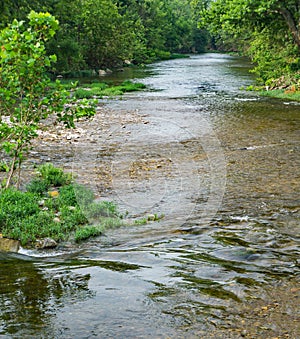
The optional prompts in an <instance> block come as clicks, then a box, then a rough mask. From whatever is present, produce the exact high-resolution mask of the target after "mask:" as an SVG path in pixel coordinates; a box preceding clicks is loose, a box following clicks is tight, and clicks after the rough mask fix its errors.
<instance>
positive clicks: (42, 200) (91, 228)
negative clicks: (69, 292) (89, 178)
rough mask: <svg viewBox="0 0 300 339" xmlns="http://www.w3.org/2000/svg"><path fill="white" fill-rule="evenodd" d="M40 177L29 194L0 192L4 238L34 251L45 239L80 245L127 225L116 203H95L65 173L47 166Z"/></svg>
mask: <svg viewBox="0 0 300 339" xmlns="http://www.w3.org/2000/svg"><path fill="white" fill-rule="evenodd" d="M37 175H38V176H37V177H34V178H33V179H32V181H31V182H30V183H29V184H28V185H27V191H25V192H23V191H19V190H16V189H15V188H9V189H3V190H0V233H2V234H3V236H4V237H7V238H11V239H15V240H20V242H21V245H22V246H28V247H30V246H34V244H35V241H36V240H37V239H41V238H52V239H53V240H55V241H57V242H59V241H64V240H67V239H72V238H73V239H74V240H75V241H76V242H79V241H83V240H86V239H88V238H90V237H93V236H98V235H100V234H101V233H103V232H104V231H105V230H106V229H110V228H116V227H120V226H123V225H124V221H123V220H122V218H121V216H120V215H119V212H118V208H117V205H116V204H115V203H113V202H110V201H95V196H94V193H93V192H92V191H91V190H90V189H88V188H87V187H85V186H82V185H78V184H76V183H72V182H71V176H70V175H69V174H66V173H64V172H63V171H62V169H59V168H56V167H54V166H53V165H52V164H45V165H42V166H40V167H38V174H37ZM49 193H52V194H49ZM95 225H97V226H95Z"/></svg>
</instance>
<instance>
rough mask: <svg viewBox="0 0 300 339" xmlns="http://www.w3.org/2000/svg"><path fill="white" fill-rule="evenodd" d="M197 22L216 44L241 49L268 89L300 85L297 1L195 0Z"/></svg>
mask: <svg viewBox="0 0 300 339" xmlns="http://www.w3.org/2000/svg"><path fill="white" fill-rule="evenodd" d="M194 4H195V5H197V6H198V10H199V21H200V24H201V25H203V26H204V27H206V28H207V29H209V31H210V32H211V34H212V35H213V36H214V40H215V43H216V45H217V46H219V47H223V48H225V49H232V50H237V51H243V52H244V53H245V54H247V55H249V56H250V57H251V59H252V60H253V61H254V62H255V65H256V67H255V69H254V72H256V74H257V76H258V80H259V81H260V82H261V83H262V84H265V85H267V86H268V88H275V87H276V88H289V90H290V91H292V92H295V91H297V90H298V91H299V88H300V2H299V1H298V0H285V1H282V0H216V1H203V0H195V1H194Z"/></svg>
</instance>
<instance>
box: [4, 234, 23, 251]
mask: <svg viewBox="0 0 300 339" xmlns="http://www.w3.org/2000/svg"><path fill="white" fill-rule="evenodd" d="M19 248H20V242H19V241H18V240H13V239H8V238H2V237H0V251H3V252H18V251H19Z"/></svg>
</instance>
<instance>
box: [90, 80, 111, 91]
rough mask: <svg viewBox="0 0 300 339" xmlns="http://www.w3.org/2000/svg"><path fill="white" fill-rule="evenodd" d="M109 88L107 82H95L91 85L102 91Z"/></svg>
mask: <svg viewBox="0 0 300 339" xmlns="http://www.w3.org/2000/svg"><path fill="white" fill-rule="evenodd" d="M107 87H108V84H106V83H105V82H93V83H92V84H91V88H99V89H100V90H104V89H106V88H107Z"/></svg>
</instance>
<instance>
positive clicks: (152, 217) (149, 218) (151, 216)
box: [147, 214, 157, 221]
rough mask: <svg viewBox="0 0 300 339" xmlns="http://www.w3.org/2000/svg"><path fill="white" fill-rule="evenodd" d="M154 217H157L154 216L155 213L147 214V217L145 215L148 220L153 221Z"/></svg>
mask: <svg viewBox="0 0 300 339" xmlns="http://www.w3.org/2000/svg"><path fill="white" fill-rule="evenodd" d="M156 218H157V217H156V215H155V214H149V215H148V217H147V220H148V221H155V219H156Z"/></svg>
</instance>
